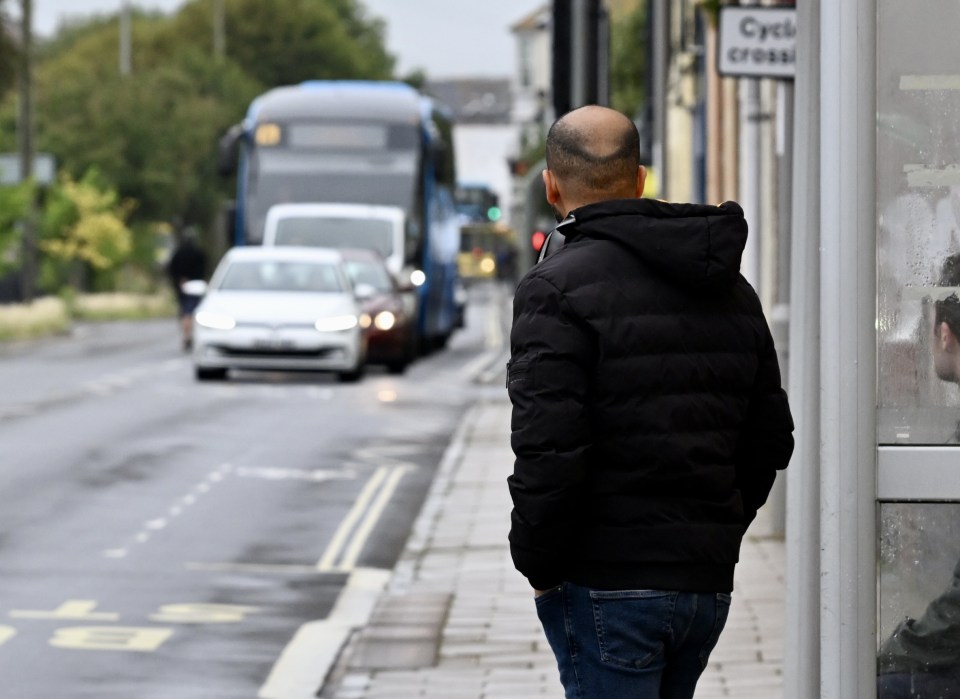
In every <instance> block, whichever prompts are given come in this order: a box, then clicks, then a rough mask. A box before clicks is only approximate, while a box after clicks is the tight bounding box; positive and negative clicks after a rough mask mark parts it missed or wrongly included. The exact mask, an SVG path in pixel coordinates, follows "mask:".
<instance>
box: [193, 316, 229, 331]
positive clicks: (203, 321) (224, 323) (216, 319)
mask: <svg viewBox="0 0 960 699" xmlns="http://www.w3.org/2000/svg"><path fill="white" fill-rule="evenodd" d="M193 320H194V322H195V323H196V324H197V325H201V326H203V327H205V328H210V329H211V330H233V329H234V328H235V327H237V321H235V320H234V319H233V318H231V317H230V316H228V315H227V314H226V313H214V312H212V311H200V312H199V313H197V314H196V315H195V316H194V317H193Z"/></svg>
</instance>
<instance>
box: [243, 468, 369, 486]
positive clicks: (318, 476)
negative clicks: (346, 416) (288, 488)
mask: <svg viewBox="0 0 960 699" xmlns="http://www.w3.org/2000/svg"><path fill="white" fill-rule="evenodd" d="M237 475H238V476H239V477H240V478H263V479H264V480H271V481H281V480H296V481H311V482H314V483H321V482H323V481H329V480H334V479H337V478H343V479H350V478H356V477H357V476H356V474H355V473H354V472H353V471H330V470H327V469H321V468H318V469H313V470H310V471H307V470H302V469H295V468H271V467H259V468H254V467H245V466H241V467H240V468H238V469H237Z"/></svg>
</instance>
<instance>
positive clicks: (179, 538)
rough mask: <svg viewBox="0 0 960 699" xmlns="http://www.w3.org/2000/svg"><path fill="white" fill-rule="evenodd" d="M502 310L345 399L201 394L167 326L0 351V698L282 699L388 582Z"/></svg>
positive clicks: (320, 380) (283, 393)
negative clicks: (319, 630) (339, 620)
mask: <svg viewBox="0 0 960 699" xmlns="http://www.w3.org/2000/svg"><path fill="white" fill-rule="evenodd" d="M506 298H507V292H506V291H505V289H504V288H502V287H495V286H482V287H475V288H474V289H472V291H471V303H470V306H469V313H468V322H467V327H466V328H464V329H462V330H460V331H458V332H457V333H456V334H455V335H454V337H453V338H452V340H451V342H450V344H449V346H448V348H447V349H446V350H444V351H442V352H438V353H436V354H434V355H431V356H429V357H426V358H423V359H421V360H419V361H418V362H416V363H415V364H413V365H412V366H411V367H410V368H409V369H408V371H407V373H406V374H405V375H403V376H399V377H397V376H392V375H389V374H387V373H381V372H379V371H377V370H376V369H372V370H371V371H370V372H369V373H368V375H367V377H366V378H365V379H364V380H363V381H361V382H360V383H358V384H339V383H337V382H336V381H335V380H334V379H333V378H332V377H328V376H326V375H314V374H289V375H285V374H272V373H271V374H266V373H260V374H258V373H247V374H240V375H236V376H235V377H234V378H233V380H231V381H229V382H227V383H223V384H220V383H215V384H206V383H204V384H198V383H196V382H195V381H194V380H193V377H192V369H191V366H190V363H189V360H188V359H187V357H185V356H184V355H182V354H180V353H179V351H178V337H177V330H176V325H175V323H174V321H172V320H163V321H150V322H138V323H111V324H103V325H87V326H82V327H79V328H78V329H77V330H76V332H75V333H74V334H73V335H72V336H71V337H69V338H58V339H53V340H45V341H41V342H35V343H26V344H20V345H13V346H7V347H3V348H0V386H2V387H3V388H2V390H0V454H2V459H0V497H2V503H3V506H2V507H0V677H3V688H2V690H0V695H2V696H3V697H24V698H30V699H36V698H37V697H59V696H62V697H72V698H87V697H89V698H91V699H93V698H94V697H96V698H97V699H103V698H104V697H124V698H129V697H136V698H137V699H153V698H157V699H160V698H163V699H192V698H197V699H199V698H201V697H202V698H203V699H215V698H219V697H223V698H227V697H229V698H230V699H238V698H240V697H256V696H261V697H268V698H269V697H273V696H276V697H282V699H286V697H285V696H283V695H284V693H289V692H291V691H292V690H289V689H285V687H288V686H289V683H290V682H293V681H296V679H297V678H296V677H294V676H295V675H297V674H298V673H299V674H300V675H302V674H303V671H304V663H307V664H308V665H310V664H312V665H318V664H319V661H318V659H317V657H318V656H319V655H323V654H324V653H326V654H330V653H334V652H335V650H336V647H338V644H339V642H340V641H341V640H342V639H341V638H340V637H338V636H337V635H336V634H331V633H330V630H331V629H332V628H338V629H339V628H341V627H344V624H343V623H340V624H336V623H332V621H333V620H334V618H339V617H338V615H339V614H341V613H346V614H347V615H348V621H349V618H354V619H355V617H356V615H357V614H358V613H361V614H362V611H361V612H358V611H357V610H358V608H357V607H356V605H353V606H352V607H351V605H350V604H348V603H345V602H344V600H345V599H346V597H350V596H346V597H345V591H346V590H349V591H350V592H351V594H352V597H350V599H354V598H357V596H358V595H359V597H360V598H363V596H364V595H367V597H369V596H370V594H371V591H373V592H375V591H376V590H377V589H379V587H378V586H380V585H382V584H383V583H384V582H385V581H386V577H387V575H388V574H389V570H390V569H391V568H392V566H393V564H394V562H395V561H396V559H397V557H398V555H399V553H400V551H401V550H402V548H403V544H404V542H405V540H406V537H407V534H408V532H409V529H410V526H411V524H412V522H413V520H414V518H415V515H416V514H417V511H418V509H419V507H420V505H421V503H422V501H423V498H424V496H425V493H426V490H427V488H428V486H429V484H430V481H431V478H432V477H433V474H434V472H435V469H436V467H437V465H438V463H439V461H440V459H441V456H442V454H443V452H444V450H445V448H446V447H447V445H448V443H449V441H450V439H451V435H452V433H453V431H454V430H455V428H456V426H457V424H458V421H459V419H460V418H461V416H462V415H463V414H464V412H465V410H466V409H467V408H468V407H469V405H470V404H471V403H472V402H473V401H475V400H476V398H477V396H478V395H479V393H478V392H480V391H483V390H485V389H484V388H483V387H482V386H480V385H478V384H477V382H475V381H474V378H475V377H476V376H477V375H478V374H480V373H482V372H483V369H484V368H486V367H487V366H488V365H490V366H492V365H495V364H497V363H498V362H500V361H501V360H502V353H503V339H504V337H503V333H504V323H505V322H507V319H506V312H505V303H506ZM486 390H489V388H488V389H486ZM338 601H339V602H338ZM363 606H364V605H363V604H361V605H360V609H362V608H363ZM344 609H347V611H346V612H344ZM351 615H352V617H351ZM325 620H327V622H330V623H329V624H328V626H326V627H324V629H323V631H324V633H322V634H320V635H319V636H318V635H317V634H316V633H314V634H310V633H306V631H308V630H309V629H311V628H314V630H316V624H317V623H318V622H320V623H324V622H325ZM318 638H319V639H320V641H322V642H323V643H325V644H326V645H327V647H326V648H323V649H320V648H315V647H312V646H311V645H310V644H311V643H313V642H316V639H318ZM311 639H313V640H311ZM281 658H282V661H280V659H281ZM278 661H279V662H278ZM312 671H313V672H318V670H317V668H313V670H312ZM319 680H322V677H321V678H319ZM319 680H317V681H319ZM299 681H300V682H301V683H302V682H303V681H304V679H303V677H300V678H299ZM307 681H310V682H312V681H314V679H308V680H307Z"/></svg>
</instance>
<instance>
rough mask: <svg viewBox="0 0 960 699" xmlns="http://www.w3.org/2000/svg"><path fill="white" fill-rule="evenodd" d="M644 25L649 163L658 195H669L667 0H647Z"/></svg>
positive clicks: (668, 20)
mask: <svg viewBox="0 0 960 699" xmlns="http://www.w3.org/2000/svg"><path fill="white" fill-rule="evenodd" d="M647 12H648V13H649V14H648V15H647V25H648V27H649V36H650V39H649V41H650V52H651V54H650V73H651V83H650V98H649V99H650V101H651V103H652V105H653V109H652V114H651V116H652V117H653V119H652V120H653V125H652V126H653V128H652V129H651V131H652V134H653V138H652V143H651V145H652V148H651V150H652V151H653V152H652V153H651V160H652V162H651V165H652V166H653V169H654V172H656V175H657V180H659V182H660V196H661V197H663V198H664V199H666V198H667V197H668V196H669V194H668V193H669V189H670V184H669V183H670V180H669V179H668V177H667V174H668V171H667V137H668V133H667V131H668V129H667V71H668V70H669V62H670V3H669V2H668V0H650V4H649V5H648V6H647Z"/></svg>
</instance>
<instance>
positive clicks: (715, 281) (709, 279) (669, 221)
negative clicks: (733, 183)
mask: <svg viewBox="0 0 960 699" xmlns="http://www.w3.org/2000/svg"><path fill="white" fill-rule="evenodd" d="M572 214H573V217H574V218H575V219H576V222H575V223H573V225H570V226H564V227H563V228H562V229H561V230H562V231H563V233H564V234H566V236H567V243H572V242H574V241H576V240H577V239H579V238H584V237H585V238H595V239H598V240H613V241H616V242H617V243H619V244H621V245H623V246H624V247H626V248H628V249H629V250H630V251H631V252H632V253H633V254H634V255H636V256H637V257H639V258H641V259H642V260H643V261H644V262H645V263H646V264H648V265H650V266H651V267H654V268H656V269H657V270H659V271H660V272H661V273H662V274H663V275H664V276H667V277H669V278H671V279H674V280H676V281H677V282H679V283H680V284H683V285H685V286H692V287H716V286H723V285H727V284H731V283H733V282H734V281H735V280H736V279H737V278H738V276H739V274H740V258H741V256H742V255H743V248H744V246H745V245H746V242H747V221H746V219H745V218H744V217H743V209H741V208H740V205H739V204H737V203H736V202H732V201H728V202H724V203H723V204H720V205H719V206H711V205H707V204H672V203H669V202H665V201H658V200H655V199H616V200H612V201H605V202H598V203H596V204H588V205H587V206H582V207H580V208H579V209H576V210H574V211H573V212H572Z"/></svg>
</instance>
